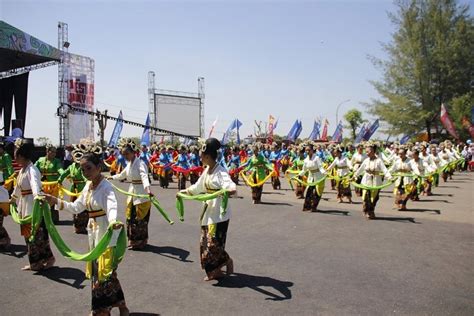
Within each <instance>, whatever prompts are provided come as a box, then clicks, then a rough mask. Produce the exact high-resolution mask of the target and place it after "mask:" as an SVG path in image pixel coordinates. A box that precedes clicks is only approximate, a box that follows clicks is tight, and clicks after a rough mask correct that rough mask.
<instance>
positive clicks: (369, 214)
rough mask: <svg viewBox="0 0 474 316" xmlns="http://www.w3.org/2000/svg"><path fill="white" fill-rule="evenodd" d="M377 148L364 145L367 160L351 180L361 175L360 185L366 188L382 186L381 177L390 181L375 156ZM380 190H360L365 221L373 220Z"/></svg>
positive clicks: (385, 170)
mask: <svg viewBox="0 0 474 316" xmlns="http://www.w3.org/2000/svg"><path fill="white" fill-rule="evenodd" d="M376 150H377V147H376V146H375V144H372V143H368V144H367V145H366V152H367V158H366V159H365V160H364V162H362V165H361V166H360V167H359V169H357V171H356V172H355V173H354V176H353V178H354V179H357V177H359V176H361V175H363V177H362V181H361V184H362V185H364V186H367V187H378V186H380V185H382V183H383V181H382V176H384V177H385V178H386V179H388V180H390V179H391V178H392V176H391V174H390V172H388V170H387V168H386V167H385V164H384V163H383V161H382V159H380V158H378V157H377V155H376V154H375V152H376ZM379 191H380V190H376V189H374V190H366V189H363V190H362V200H363V201H364V202H363V211H364V215H365V216H366V218H367V219H375V206H376V205H377V201H378V200H379Z"/></svg>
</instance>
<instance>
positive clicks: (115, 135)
mask: <svg viewBox="0 0 474 316" xmlns="http://www.w3.org/2000/svg"><path fill="white" fill-rule="evenodd" d="M122 128H123V116H122V111H120V113H119V116H118V120H117V122H115V127H114V131H113V132H112V135H110V140H109V145H108V146H109V147H115V146H117V143H118V140H119V138H120V134H121V133H122Z"/></svg>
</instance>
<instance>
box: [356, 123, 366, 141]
mask: <svg viewBox="0 0 474 316" xmlns="http://www.w3.org/2000/svg"><path fill="white" fill-rule="evenodd" d="M366 131H367V129H366V124H363V125H362V126H361V127H360V130H359V133H358V134H357V136H356V138H355V140H354V143H356V144H358V143H360V142H361V141H362V138H363V137H364V135H365V133H366Z"/></svg>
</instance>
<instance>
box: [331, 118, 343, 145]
mask: <svg viewBox="0 0 474 316" xmlns="http://www.w3.org/2000/svg"><path fill="white" fill-rule="evenodd" d="M332 141H334V142H337V143H340V142H342V121H339V123H338V124H337V126H336V130H335V131H334V134H333V135H332Z"/></svg>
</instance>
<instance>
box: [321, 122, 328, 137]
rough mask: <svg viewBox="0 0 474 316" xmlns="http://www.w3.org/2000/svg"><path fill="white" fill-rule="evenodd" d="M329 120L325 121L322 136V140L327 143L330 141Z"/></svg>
mask: <svg viewBox="0 0 474 316" xmlns="http://www.w3.org/2000/svg"><path fill="white" fill-rule="evenodd" d="M328 124H329V122H328V120H327V119H326V120H324V127H323V134H322V135H321V140H323V141H327V140H328Z"/></svg>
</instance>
